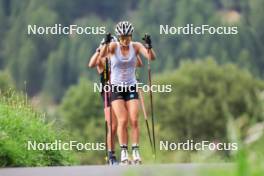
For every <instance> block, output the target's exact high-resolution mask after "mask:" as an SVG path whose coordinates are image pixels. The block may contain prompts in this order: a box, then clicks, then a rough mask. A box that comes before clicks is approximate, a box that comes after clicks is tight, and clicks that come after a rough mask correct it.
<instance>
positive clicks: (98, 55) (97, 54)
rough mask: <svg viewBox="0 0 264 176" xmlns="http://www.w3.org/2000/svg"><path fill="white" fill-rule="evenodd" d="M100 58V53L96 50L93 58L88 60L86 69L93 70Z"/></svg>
mask: <svg viewBox="0 0 264 176" xmlns="http://www.w3.org/2000/svg"><path fill="white" fill-rule="evenodd" d="M99 57H100V53H99V52H98V49H97V50H96V52H95V53H94V54H93V56H92V57H91V58H90V61H89V63H88V67H90V68H93V67H95V66H96V65H97V61H98V58H99Z"/></svg>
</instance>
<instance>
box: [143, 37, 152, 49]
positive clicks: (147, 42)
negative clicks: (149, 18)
mask: <svg viewBox="0 0 264 176" xmlns="http://www.w3.org/2000/svg"><path fill="white" fill-rule="evenodd" d="M142 40H144V41H145V47H146V48H147V49H151V48H152V45H151V39H150V35H148V34H145V36H144V37H143V38H142Z"/></svg>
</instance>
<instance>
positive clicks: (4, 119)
mask: <svg viewBox="0 0 264 176" xmlns="http://www.w3.org/2000/svg"><path fill="white" fill-rule="evenodd" d="M9 94H10V95H9V96H3V95H1V97H0V166H1V167H6V166H12V167H14V166H54V165H69V164H72V163H73V162H74V160H73V159H72V157H71V154H70V153H68V152H66V151H60V150H28V149H27V141H36V142H37V143H40V142H41V143H52V142H54V141H55V140H60V139H61V140H63V139H64V137H65V136H64V134H63V133H61V132H58V131H55V130H54V129H53V127H52V124H47V123H45V116H44V114H40V113H38V112H36V111H34V110H33V109H32V108H31V107H30V106H29V105H28V104H27V102H26V99H25V97H24V96H23V95H18V94H16V93H15V92H11V91H10V92H9Z"/></svg>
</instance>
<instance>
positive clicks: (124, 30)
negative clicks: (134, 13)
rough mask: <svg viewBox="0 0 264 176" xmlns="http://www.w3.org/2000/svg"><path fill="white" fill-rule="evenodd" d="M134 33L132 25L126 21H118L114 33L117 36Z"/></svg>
mask: <svg viewBox="0 0 264 176" xmlns="http://www.w3.org/2000/svg"><path fill="white" fill-rule="evenodd" d="M133 31H134V27H133V25H132V24H131V23H130V22H128V21H120V22H119V23H118V24H117V25H116V28H115V33H116V35H117V36H120V35H132V33H133Z"/></svg>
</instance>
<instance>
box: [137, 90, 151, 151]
mask: <svg viewBox="0 0 264 176" xmlns="http://www.w3.org/2000/svg"><path fill="white" fill-rule="evenodd" d="M138 92H139V98H140V102H141V107H142V111H143V114H144V118H145V122H146V126H147V132H148V137H149V142H150V146H151V150H152V154H154V150H153V144H152V140H151V135H150V130H149V124H148V117H147V113H146V109H145V104H144V98H143V95H142V91H141V90H140V89H139V90H138Z"/></svg>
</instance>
